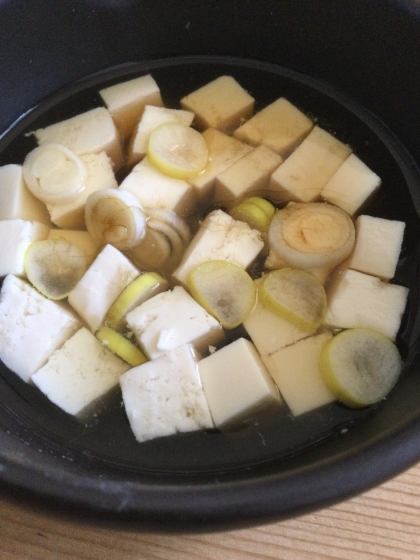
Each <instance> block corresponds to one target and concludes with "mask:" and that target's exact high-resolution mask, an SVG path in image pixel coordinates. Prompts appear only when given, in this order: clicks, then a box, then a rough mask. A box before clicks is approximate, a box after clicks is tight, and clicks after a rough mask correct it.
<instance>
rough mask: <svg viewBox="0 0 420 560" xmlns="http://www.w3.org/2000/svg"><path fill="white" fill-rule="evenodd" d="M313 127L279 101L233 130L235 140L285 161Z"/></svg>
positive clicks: (299, 113) (290, 106) (291, 107)
mask: <svg viewBox="0 0 420 560" xmlns="http://www.w3.org/2000/svg"><path fill="white" fill-rule="evenodd" d="M313 126H314V123H313V122H312V121H311V119H310V118H308V117H307V116H306V115H304V114H303V113H302V112H301V111H299V109H298V108H297V107H295V106H294V105H292V104H291V103H290V102H289V101H287V99H285V98H284V97H281V98H280V99H277V100H276V101H274V102H273V103H271V105H268V106H267V107H265V108H264V109H262V110H261V111H259V112H258V113H257V114H256V115H254V116H253V117H252V119H250V120H249V121H247V122H246V123H244V124H243V125H242V126H240V127H239V128H238V129H237V130H235V132H234V136H235V138H238V140H241V141H242V142H247V143H248V144H251V145H252V146H259V145H261V144H263V145H264V146H267V147H268V148H271V149H272V150H273V151H274V152H276V153H278V154H280V155H281V157H282V158H287V157H288V156H289V155H290V154H291V153H292V152H293V150H294V149H295V148H296V147H297V146H298V145H299V144H300V143H301V142H302V140H303V139H304V138H306V136H308V134H309V133H310V131H311V130H312V128H313Z"/></svg>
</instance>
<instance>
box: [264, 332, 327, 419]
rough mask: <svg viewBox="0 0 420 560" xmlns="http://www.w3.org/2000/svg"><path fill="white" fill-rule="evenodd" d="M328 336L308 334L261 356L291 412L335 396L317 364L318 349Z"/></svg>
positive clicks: (300, 412)
mask: <svg viewBox="0 0 420 560" xmlns="http://www.w3.org/2000/svg"><path fill="white" fill-rule="evenodd" d="M331 337H332V334H331V333H327V332H325V333H322V334H318V335H316V336H309V337H307V338H304V339H303V340H300V341H299V342H296V344H293V345H292V346H287V347H285V348H281V349H280V350H277V352H274V353H273V354H270V355H269V356H264V358H263V362H264V363H265V365H266V366H267V369H268V371H269V372H270V373H271V375H272V377H273V379H274V381H275V383H276V385H277V387H278V388H279V389H280V393H281V395H282V397H283V398H284V400H285V401H286V403H287V405H288V407H289V408H290V410H291V412H292V413H293V414H294V416H299V415H300V414H304V413H305V412H309V411H310V410H313V409H315V408H318V407H320V406H323V405H325V404H328V403H330V402H333V401H334V400H335V397H334V395H333V394H332V393H331V392H330V391H329V389H327V387H326V385H325V383H324V381H323V379H322V376H321V372H320V370H319V365H318V364H319V357H320V353H321V350H322V348H323V346H324V345H325V344H326V343H327V341H328V340H329V339H330V338H331Z"/></svg>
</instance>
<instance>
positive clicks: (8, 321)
mask: <svg viewBox="0 0 420 560" xmlns="http://www.w3.org/2000/svg"><path fill="white" fill-rule="evenodd" d="M81 326H82V324H81V322H80V321H79V319H78V318H77V317H76V316H75V314H74V313H73V312H72V310H71V309H70V308H69V307H67V306H66V305H65V304H62V303H57V302H55V301H52V300H50V299H47V298H46V297H44V296H43V295H41V294H40V293H39V292H38V291H37V290H35V288H33V287H32V286H30V285H29V284H28V283H27V282H25V281H23V280H21V279H20V278H17V277H16V276H11V275H10V276H6V278H5V279H4V282H3V286H2V289H1V297H0V359H1V360H2V361H3V363H4V364H5V365H6V366H7V367H8V368H9V369H11V370H12V371H14V372H15V373H16V374H17V375H19V377H21V378H22V379H23V380H24V381H29V379H30V377H31V375H32V374H33V373H35V372H36V371H37V370H38V369H39V368H40V367H42V366H43V365H44V364H45V362H46V361H47V360H48V358H49V357H50V356H51V354H52V353H53V352H54V350H56V349H57V348H59V347H60V346H61V345H62V344H63V343H64V342H65V341H66V340H67V339H68V338H70V337H71V336H72V335H73V334H74V333H75V332H76V330H78V329H79V328H80V327H81Z"/></svg>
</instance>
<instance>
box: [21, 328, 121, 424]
mask: <svg viewBox="0 0 420 560" xmlns="http://www.w3.org/2000/svg"><path fill="white" fill-rule="evenodd" d="M129 368H130V366H129V365H128V364H127V362H124V361H123V360H121V359H120V358H118V357H117V356H115V355H114V354H113V353H112V352H111V351H110V350H108V348H107V347H106V346H104V345H103V344H102V343H101V342H100V341H99V340H98V339H97V338H96V337H95V336H94V335H93V334H92V333H91V332H90V331H89V330H88V329H86V328H85V327H82V328H81V329H80V330H78V331H77V332H76V333H75V334H74V335H73V336H72V337H71V338H70V339H69V340H67V341H66V342H65V343H64V344H63V346H62V347H61V348H58V349H57V350H55V351H54V352H53V353H52V354H51V356H50V358H49V359H48V362H47V363H46V364H45V365H44V366H42V367H41V368H40V369H39V370H38V371H37V372H35V373H34V375H32V378H31V380H32V382H33V383H34V384H35V385H36V386H37V387H38V388H39V389H40V390H41V391H42V392H43V393H44V394H45V396H46V397H48V399H49V400H50V401H52V402H53V403H54V404H56V405H57V406H59V407H60V408H62V409H63V410H64V411H65V412H67V413H68V414H73V415H74V416H80V417H82V416H83V415H84V412H85V411H87V410H88V409H91V407H92V406H93V403H95V401H97V400H98V399H100V398H103V397H105V396H106V395H107V393H109V392H110V391H111V389H113V388H114V387H117V386H118V382H119V378H120V376H121V375H122V374H123V373H124V372H125V371H127V370H128V369H129Z"/></svg>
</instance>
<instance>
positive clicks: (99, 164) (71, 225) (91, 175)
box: [47, 152, 118, 229]
mask: <svg viewBox="0 0 420 560" xmlns="http://www.w3.org/2000/svg"><path fill="white" fill-rule="evenodd" d="M80 157H81V159H82V160H83V162H84V163H85V165H86V168H87V172H88V177H87V180H86V187H85V189H84V190H83V191H82V192H81V193H80V194H79V195H78V196H77V197H76V198H75V199H74V200H72V201H71V202H66V203H65V204H48V205H47V207H48V211H49V213H50V216H51V221H52V222H53V223H54V224H55V225H57V226H58V227H60V228H64V229H85V204H86V200H87V198H88V196H89V195H91V194H92V193H94V192H96V191H98V190H99V189H116V188H117V187H118V183H117V181H116V179H115V175H114V172H113V170H112V165H111V162H110V160H109V158H108V156H107V155H106V153H105V152H101V153H100V154H88V155H84V156H80Z"/></svg>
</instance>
